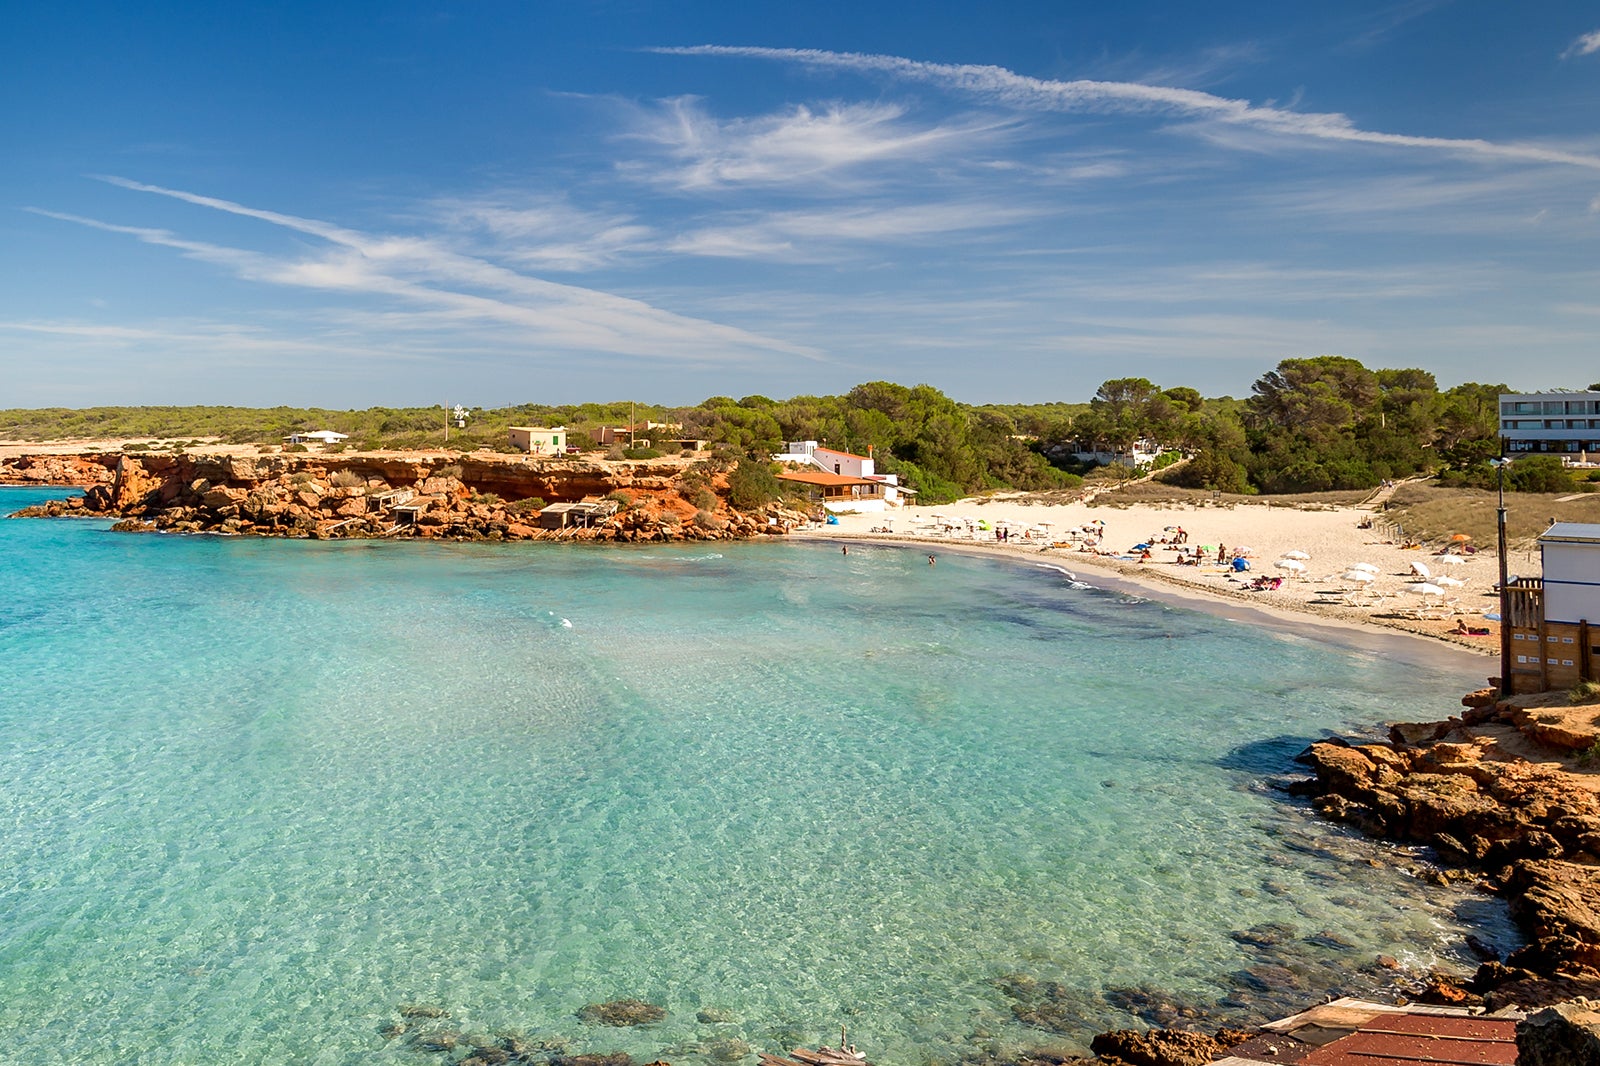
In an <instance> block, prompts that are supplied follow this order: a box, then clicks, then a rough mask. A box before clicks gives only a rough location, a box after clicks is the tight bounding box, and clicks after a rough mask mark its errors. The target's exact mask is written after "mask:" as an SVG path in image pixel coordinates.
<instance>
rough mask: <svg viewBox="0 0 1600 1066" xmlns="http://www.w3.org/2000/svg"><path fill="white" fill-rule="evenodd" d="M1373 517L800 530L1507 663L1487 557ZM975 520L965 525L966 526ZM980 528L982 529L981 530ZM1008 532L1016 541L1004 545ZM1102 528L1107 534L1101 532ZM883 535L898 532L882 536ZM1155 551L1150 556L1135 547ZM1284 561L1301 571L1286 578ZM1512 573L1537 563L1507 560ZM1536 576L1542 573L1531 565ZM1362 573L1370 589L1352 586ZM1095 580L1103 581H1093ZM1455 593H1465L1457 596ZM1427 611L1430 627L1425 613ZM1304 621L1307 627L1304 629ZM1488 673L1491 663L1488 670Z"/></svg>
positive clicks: (935, 514)
mask: <svg viewBox="0 0 1600 1066" xmlns="http://www.w3.org/2000/svg"><path fill="white" fill-rule="evenodd" d="M1373 517H1374V515H1373V512H1372V511H1371V510H1368V509H1364V508H1358V507H1329V506H1317V507H1311V508H1298V507H1285V506H1273V505H1272V504H1270V503H1268V502H1265V501H1263V502H1262V503H1259V504H1255V503H1251V504H1234V505H1219V506H1185V505H1180V504H1150V503H1136V504H1129V505H1127V506H1120V505H1114V504H1110V503H1101V504H1100V505H1098V506H1091V505H1089V504H1087V503H1082V502H1078V503H1069V504H1059V503H1040V502H1036V501H1035V500H1033V499H1031V498H1030V497H1028V496H1026V495H1019V494H1012V495H997V496H993V497H986V498H973V499H967V500H961V501H958V502H956V503H953V504H948V505H944V506H922V507H906V508H901V509H897V510H895V511H892V512H886V513H883V514H847V515H839V516H838V519H839V522H838V524H837V525H826V526H821V527H816V528H811V529H808V530H804V531H800V532H799V533H798V534H797V535H800V536H807V537H822V538H832V539H849V540H872V541H877V542H881V543H894V544H918V545H924V544H925V545H927V546H928V548H929V550H930V551H933V552H934V553H935V554H937V551H938V550H939V549H940V548H943V549H945V550H962V551H978V552H984V553H1002V554H1005V555H1008V556H1015V557H1019V558H1023V557H1025V558H1026V559H1027V560H1028V561H1030V562H1032V563H1035V564H1038V563H1041V562H1047V563H1048V564H1049V565H1055V566H1059V567H1061V568H1062V569H1064V570H1067V571H1069V572H1073V573H1077V572H1078V571H1080V570H1081V571H1084V572H1085V573H1084V574H1083V575H1082V576H1083V577H1084V580H1087V581H1089V582H1091V583H1096V582H1099V583H1104V580H1105V578H1106V577H1107V576H1108V575H1114V578H1113V580H1118V581H1124V582H1129V583H1132V584H1133V585H1136V586H1138V587H1139V588H1141V589H1143V590H1146V591H1149V592H1152V593H1155V594H1157V595H1159V596H1161V597H1162V598H1167V599H1182V600H1188V601H1189V602H1191V603H1194V602H1209V603H1212V604H1216V605H1222V604H1225V605H1227V606H1228V608H1229V609H1237V608H1238V607H1239V606H1240V605H1246V606H1247V607H1248V608H1249V609H1251V610H1253V611H1257V612H1260V613H1261V614H1262V615H1263V616H1271V617H1275V618H1278V619H1288V620H1299V621H1300V622H1301V623H1304V622H1307V621H1313V620H1314V621H1315V622H1316V623H1318V624H1321V625H1327V626H1332V627H1339V628H1348V627H1352V626H1353V627H1359V628H1362V629H1365V630H1367V631H1369V632H1383V631H1388V632H1389V633H1391V634H1392V633H1393V631H1395V630H1399V631H1403V632H1405V633H1410V634H1416V635H1419V636H1424V637H1431V638H1434V639H1436V640H1442V641H1448V642H1450V643H1452V644H1454V645H1457V646H1459V647H1460V648H1463V649H1467V650H1470V651H1475V652H1478V653H1480V654H1482V655H1484V656H1492V655H1495V654H1498V652H1499V629H1498V623H1496V622H1494V621H1491V620H1489V619H1487V618H1485V617H1484V615H1485V614H1487V613H1492V612H1494V611H1495V610H1496V606H1497V599H1496V596H1495V592H1494V587H1495V582H1496V580H1497V579H1498V566H1497V564H1496V562H1495V558H1494V555H1493V553H1492V551H1488V552H1482V553H1471V552H1465V553H1463V552H1459V551H1456V550H1452V553H1451V556H1450V558H1453V559H1454V560H1456V561H1454V562H1444V561H1442V560H1443V559H1444V558H1445V557H1444V556H1440V555H1437V554H1435V553H1436V552H1438V551H1439V550H1440V549H1441V548H1442V547H1444V546H1443V545H1423V546H1421V547H1406V546H1404V545H1403V544H1399V543H1395V542H1394V541H1393V540H1391V539H1388V537H1387V535H1386V533H1385V532H1384V531H1383V528H1382V523H1381V522H1380V523H1378V525H1377V527H1375V528H1370V527H1369V528H1363V526H1368V525H1369V524H1370V523H1371V520H1372V519H1373ZM969 519H970V520H971V521H968V520H969ZM980 523H982V524H985V525H987V526H988V527H989V528H988V529H987V530H985V529H982V528H978V526H979V524H980ZM1000 523H1005V525H1006V527H1007V534H1008V537H1007V539H1006V540H1005V541H1000V540H998V539H997V538H996V533H995V529H996V527H997V526H998V525H999V524H1000ZM1102 523H1103V529H1102V527H1101V524H1102ZM886 527H888V528H891V529H892V530H893V532H888V533H886V532H884V529H885V528H886ZM1087 528H1095V529H1101V530H1102V531H1101V532H1100V534H1099V536H1098V538H1096V537H1094V536H1087V537H1083V536H1069V534H1070V533H1081V532H1082V531H1083V530H1085V529H1087ZM1180 528H1181V529H1182V530H1183V531H1184V532H1185V533H1186V534H1187V540H1186V543H1185V544H1184V545H1182V547H1186V548H1188V549H1191V552H1190V554H1191V555H1192V549H1194V548H1196V547H1199V548H1202V549H1206V550H1204V551H1203V553H1202V562H1201V563H1200V565H1180V564H1179V562H1178V560H1179V558H1180V555H1179V552H1178V551H1177V548H1178V547H1180V545H1175V544H1170V543H1168V544H1162V543H1157V541H1161V540H1166V541H1171V540H1175V539H1177V537H1178V530H1179V529H1180ZM1139 544H1149V545H1150V549H1149V557H1148V558H1147V559H1144V560H1143V561H1141V557H1142V556H1143V554H1144V553H1143V552H1137V551H1134V550H1133V549H1134V546H1135V545H1139ZM1219 547H1220V548H1223V549H1225V553H1226V555H1227V556H1228V557H1231V556H1232V555H1233V554H1234V553H1235V552H1237V551H1239V550H1241V549H1247V550H1248V555H1247V556H1246V558H1247V559H1248V561H1249V564H1250V568H1249V569H1248V570H1245V571H1238V570H1235V569H1234V568H1233V567H1232V566H1231V565H1225V564H1219V563H1218V561H1217V560H1218V556H1217V551H1218V548H1219ZM1290 553H1301V554H1303V555H1304V556H1305V558H1304V559H1299V558H1295V559H1293V561H1294V562H1298V563H1300V564H1301V565H1302V566H1303V567H1304V569H1303V570H1296V569H1293V568H1283V567H1279V566H1278V565H1277V564H1278V562H1279V561H1280V560H1285V559H1286V558H1287V557H1289V556H1290ZM1511 562H1512V566H1511V570H1512V572H1513V574H1514V573H1516V572H1517V568H1518V565H1519V564H1520V565H1521V566H1522V567H1523V569H1527V567H1528V565H1529V562H1528V561H1527V560H1524V559H1521V558H1520V557H1515V556H1514V557H1513V558H1512V561H1511ZM1533 565H1537V564H1536V563H1534V564H1533ZM1358 566H1365V567H1369V568H1371V570H1370V571H1369V572H1370V573H1371V575H1372V580H1370V581H1366V582H1363V581H1361V580H1359V579H1357V578H1352V577H1350V576H1348V575H1349V574H1350V573H1351V572H1352V571H1353V570H1354V568H1356V567H1358ZM1416 567H1421V568H1423V569H1425V570H1426V571H1427V572H1428V573H1429V574H1431V575H1432V576H1433V577H1434V578H1439V577H1445V578H1448V579H1450V581H1446V582H1445V583H1444V584H1443V585H1442V586H1439V587H1440V588H1442V590H1443V594H1442V595H1422V594H1419V593H1417V592H1415V591H1413V586H1415V585H1417V584H1419V583H1421V582H1423V581H1424V580H1425V579H1424V578H1423V577H1422V575H1421V574H1419V573H1418V572H1417V570H1416V569H1415V568H1416ZM1091 575H1097V576H1091ZM1259 578H1268V579H1275V578H1282V579H1283V580H1282V581H1281V582H1274V583H1275V584H1276V586H1277V587H1275V588H1265V589H1254V588H1252V585H1253V584H1255V583H1256V581H1257V579H1259ZM1451 581H1460V582H1461V584H1460V585H1455V584H1452V583H1451ZM1425 606H1426V607H1428V611H1427V612H1426V614H1424V613H1423V612H1422V611H1421V609H1422V608H1423V607H1425ZM1308 616H1310V617H1308ZM1458 621H1459V622H1460V623H1463V624H1465V625H1466V626H1468V627H1470V628H1473V629H1481V630H1487V631H1488V632H1487V633H1483V634H1480V635H1470V636H1469V635H1459V634H1457V633H1454V632H1452V630H1454V629H1455V628H1456V626H1457V624H1458ZM1490 665H1492V664H1488V663H1486V669H1487V667H1488V666H1490Z"/></svg>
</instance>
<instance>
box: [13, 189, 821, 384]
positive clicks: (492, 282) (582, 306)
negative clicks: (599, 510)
mask: <svg viewBox="0 0 1600 1066" xmlns="http://www.w3.org/2000/svg"><path fill="white" fill-rule="evenodd" d="M103 180H106V181H108V182H110V183H111V184H114V185H117V186H119V187H122V188H126V189H130V190H134V191H137V192H143V193H151V194H155V195H159V196H165V197H170V198H172V199H175V200H179V201H182V202H184V203H189V204H194V205H196V206H200V207H206V208H210V209H213V210H216V211H221V212H225V213H227V214H231V215H237V216H241V217H245V218H253V219H257V220H260V221H263V222H267V223H270V224H272V225H274V226H278V227H282V228H286V229H289V230H291V231H294V232H297V233H301V234H305V235H308V236H313V237H318V238H321V239H322V240H323V241H325V242H327V243H328V244H330V245H332V247H331V248H323V249H317V250H314V251H311V252H309V253H306V254H302V255H299V256H298V257H292V258H291V257H285V256H278V255H271V254H267V253H264V252H257V251H252V250H249V249H243V248H234V247H228V246H224V245H218V244H213V243H209V242H204V241H196V240H191V239H188V238H185V237H181V236H178V235H176V234H174V233H172V232H171V231H168V230H165V229H155V228H147V227H137V226H123V225H116V224H112V223H108V222H102V221H99V220H95V219H90V218H85V217H82V216H78V215H71V214H66V213H61V212H54V211H47V210H41V209H34V210H35V213H37V214H40V215H45V216H47V217H51V218H57V219H60V220H62V221H67V222H74V223H77V224H79V225H84V226H90V227H93V228H95V229H99V230H102V231H105V232H110V233H118V234H125V235H128V236H132V237H135V238H137V239H139V240H141V241H143V242H145V243H147V244H152V245H157V246H161V247H168V248H173V249H176V250H178V251H180V252H182V253H183V254H184V255H185V256H188V257H190V258H193V259H196V260H199V261H202V262H206V263H210V264H213V265H216V266H219V267H223V268H225V269H227V270H230V271H232V272H233V273H234V274H235V275H237V276H238V277H241V278H244V279H246V280H251V281H259V282H265V283H269V284H274V285H285V286H294V287H298V288H304V289H313V290H318V291H324V292H338V293H345V294H350V293H360V294H368V295H373V296H381V297H388V298H391V299H395V300H400V301H404V302H406V303H409V304H412V305H420V306H423V307H428V308H433V309H437V310H441V311H444V312H446V313H449V314H453V315H456V316H458V317H459V318H460V319H462V320H463V321H471V320H473V319H480V318H481V319H487V320H492V321H497V322H500V323H502V324H505V325H510V326H515V327H517V328H519V329H522V330H525V331H526V334H525V343H526V344H527V345H529V346H535V345H537V346H543V347H548V348H557V349H577V350H586V351H597V352H611V353H616V354H621V355H630V356H636V357H645V358H668V359H677V358H686V357H692V358H694V359H695V360H697V361H706V360H718V359H722V360H739V359H748V358H751V357H753V356H757V355H761V354H767V355H771V354H784V355H795V356H800V357H802V358H807V359H816V358H821V355H820V353H818V352H816V351H815V350H814V349H811V348H809V347H806V346H804V345H797V344H793V343H790V342H787V341H783V340H779V339H774V338H770V337H764V336H761V335H758V334H755V333H751V332H749V331H746V330H742V329H739V328H737V327H733V326H727V325H723V324H721V323H717V322H711V321H707V320H704V319H697V318H692V317H689V316H686V315H679V314H675V313H673V312H670V311H666V310H662V309H661V308H657V307H654V306H651V305H650V304H648V303H645V302H644V301H641V300H636V299H630V298H628V297H624V296H618V295H615V294H612V293H607V292H602V291H599V290H596V289H588V288H583V287H580V286H575V285H564V284H560V283H557V282H551V281H546V280H544V279H541V278H536V277H531V276H529V275H526V274H521V273H519V272H517V271H515V270H511V269H508V268H506V267H503V266H500V265H497V264H495V263H491V262H488V261H485V260H483V259H479V258H475V257H472V256H468V255H463V254H461V253H458V252H455V251H453V250H451V249H449V248H448V247H446V246H444V245H443V244H441V243H440V242H438V241H436V240H432V239H429V238H426V237H394V236H372V235H369V234H365V233H362V232H360V231H358V230H354V229H350V228H348V227H343V226H338V225H334V224H332V223H327V222H323V221H320V220H316V219H307V218H301V217H299V216H295V215H288V214H283V213H280V212H275V211H267V210H262V209H259V208H253V207H248V206H245V205H243V204H238V203H235V202H233V201H230V200H223V199H219V198H216V197H211V196H202V195H199V194H196V193H191V192H185V191H182V190H177V189H168V188H164V187H161V186H156V185H147V184H144V183H141V182H135V181H130V180H128V179H125V178H117V177H107V178H105V179H103Z"/></svg>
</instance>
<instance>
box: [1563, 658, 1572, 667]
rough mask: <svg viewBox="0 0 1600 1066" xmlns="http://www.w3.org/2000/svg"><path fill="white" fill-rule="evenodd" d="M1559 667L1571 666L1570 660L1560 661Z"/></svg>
mask: <svg viewBox="0 0 1600 1066" xmlns="http://www.w3.org/2000/svg"><path fill="white" fill-rule="evenodd" d="M1561 665H1562V666H1571V665H1572V660H1571V659H1562V660H1561Z"/></svg>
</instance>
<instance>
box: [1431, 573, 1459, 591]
mask: <svg viewBox="0 0 1600 1066" xmlns="http://www.w3.org/2000/svg"><path fill="white" fill-rule="evenodd" d="M1433 583H1434V584H1435V585H1448V586H1450V587H1451V588H1460V587H1461V586H1462V585H1465V584H1466V582H1465V581H1462V580H1461V579H1460V578H1459V577H1451V576H1450V575H1449V574H1446V575H1445V576H1444V577H1436V578H1434V579H1433Z"/></svg>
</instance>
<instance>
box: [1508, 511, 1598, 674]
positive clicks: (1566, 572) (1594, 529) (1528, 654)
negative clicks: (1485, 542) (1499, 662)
mask: <svg viewBox="0 0 1600 1066" xmlns="http://www.w3.org/2000/svg"><path fill="white" fill-rule="evenodd" d="M1539 554H1540V557H1541V570H1542V574H1541V576H1540V577H1539V578H1523V579H1520V580H1517V581H1513V582H1511V583H1510V584H1508V585H1507V586H1506V596H1507V600H1506V605H1507V609H1508V615H1507V617H1506V618H1505V623H1507V626H1508V628H1509V629H1510V631H1511V634H1510V635H1511V641H1510V643H1511V661H1510V662H1509V663H1507V664H1506V666H1507V668H1508V669H1509V671H1510V675H1511V685H1510V688H1511V691H1513V692H1548V691H1551V690H1553V689H1565V688H1571V687H1572V686H1573V685H1575V684H1577V683H1578V682H1579V681H1593V680H1596V670H1597V669H1600V523H1594V522H1556V523H1553V524H1552V525H1551V526H1550V528H1549V529H1547V530H1545V531H1544V532H1543V533H1541V534H1540V535H1539Z"/></svg>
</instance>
